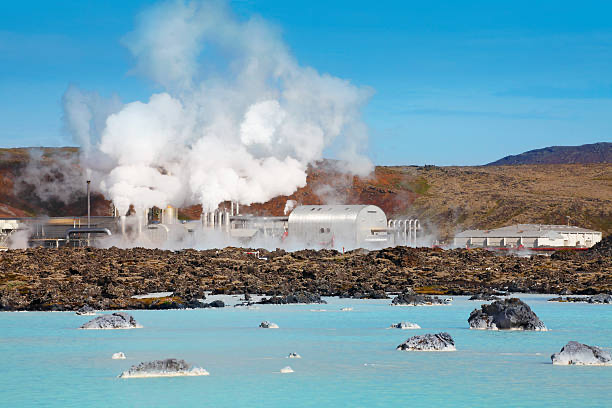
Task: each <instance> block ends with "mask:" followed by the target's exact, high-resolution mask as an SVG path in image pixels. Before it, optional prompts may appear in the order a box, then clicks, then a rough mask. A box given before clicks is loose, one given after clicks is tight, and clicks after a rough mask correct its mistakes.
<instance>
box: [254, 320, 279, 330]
mask: <svg viewBox="0 0 612 408" xmlns="http://www.w3.org/2000/svg"><path fill="white" fill-rule="evenodd" d="M259 327H261V328H262V329H278V325H277V324H276V323H272V322H269V321H267V320H264V321H263V322H261V323H260V324H259Z"/></svg>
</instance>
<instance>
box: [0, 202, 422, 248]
mask: <svg viewBox="0 0 612 408" xmlns="http://www.w3.org/2000/svg"><path fill="white" fill-rule="evenodd" d="M0 230H1V231H0V237H1V240H0V248H4V249H6V248H8V247H10V246H11V242H13V243H14V242H15V241H17V240H21V241H27V245H28V246H44V247H51V248H53V247H56V248H58V247H63V246H72V247H80V246H89V245H105V244H104V243H105V242H107V243H110V244H111V245H142V246H151V247H167V246H170V245H169V244H170V243H177V244H178V245H179V246H182V247H197V246H198V245H197V243H198V242H200V241H201V240H202V239H206V238H210V239H209V241H213V242H217V243H218V245H244V246H258V245H263V243H265V244H267V245H272V246H274V245H278V246H282V244H283V243H286V244H288V245H289V246H291V247H296V248H297V247H300V248H336V249H342V248H346V249H352V248H383V247H388V246H396V245H412V246H416V243H417V239H418V238H419V236H420V234H421V226H420V223H419V220H417V219H392V220H388V219H387V216H386V214H385V213H384V211H383V210H382V209H380V208H379V207H377V206H374V205H303V206H297V207H295V208H294V209H293V211H292V212H291V213H290V214H289V215H286V216H280V217H272V216H255V215H250V214H241V213H240V207H239V204H237V203H231V205H230V208H229V209H227V208H219V209H217V210H215V211H211V212H203V213H202V215H201V217H200V220H190V221H181V220H179V219H178V209H177V208H174V207H171V206H168V207H167V208H164V209H161V210H160V209H157V208H150V209H147V210H143V211H136V212H135V213H133V214H131V215H129V216H117V215H116V214H115V215H113V216H87V217H45V218H36V217H35V218H12V219H0ZM22 246H23V245H22Z"/></svg>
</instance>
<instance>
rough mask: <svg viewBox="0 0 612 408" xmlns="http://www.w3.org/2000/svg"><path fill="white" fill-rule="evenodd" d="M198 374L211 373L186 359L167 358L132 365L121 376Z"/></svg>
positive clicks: (184, 375) (186, 375) (183, 375)
mask: <svg viewBox="0 0 612 408" xmlns="http://www.w3.org/2000/svg"><path fill="white" fill-rule="evenodd" d="M197 375H209V373H208V371H206V370H205V369H203V368H201V367H194V366H193V365H191V364H189V363H188V362H186V361H185V360H177V359H176V358H167V359H165V360H155V361H148V362H146V363H140V364H138V365H135V366H132V367H131V368H130V369H129V370H127V371H124V372H123V373H121V375H120V376H119V377H120V378H143V377H191V376H197Z"/></svg>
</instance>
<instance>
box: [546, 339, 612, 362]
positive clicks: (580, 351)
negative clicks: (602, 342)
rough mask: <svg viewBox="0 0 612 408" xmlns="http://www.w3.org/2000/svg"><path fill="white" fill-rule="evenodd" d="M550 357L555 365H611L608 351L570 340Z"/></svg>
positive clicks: (611, 360)
mask: <svg viewBox="0 0 612 408" xmlns="http://www.w3.org/2000/svg"><path fill="white" fill-rule="evenodd" d="M550 359H551V360H552V363H553V364H555V365H612V357H610V352H608V351H606V350H602V349H600V348H599V347H596V346H588V345H586V344H582V343H578V342H577V341H570V342H569V343H567V344H566V345H565V346H564V347H563V348H562V349H561V351H559V352H558V353H555V354H553V355H552V356H550Z"/></svg>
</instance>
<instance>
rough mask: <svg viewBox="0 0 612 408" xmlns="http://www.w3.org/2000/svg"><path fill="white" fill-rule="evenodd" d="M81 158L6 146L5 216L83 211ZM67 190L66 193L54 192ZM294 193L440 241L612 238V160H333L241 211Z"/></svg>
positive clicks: (264, 211)
mask: <svg viewBox="0 0 612 408" xmlns="http://www.w3.org/2000/svg"><path fill="white" fill-rule="evenodd" d="M76 156H77V151H76V150H75V149H45V150H44V154H43V155H42V158H41V157H39V156H34V159H36V160H37V161H36V166H35V168H36V172H34V173H32V170H31V169H30V168H31V167H32V166H31V165H30V166H28V163H29V161H30V160H32V157H31V155H28V154H27V152H25V153H24V151H23V149H21V150H19V149H4V150H1V149H0V181H1V183H0V217H14V216H31V215H42V214H46V215H49V216H57V215H84V214H85V213H86V208H87V207H86V201H85V194H84V193H85V188H84V186H85V184H84V179H83V178H82V175H81V174H80V173H79V169H78V166H76V165H75V164H74V163H75V161H74V157H76ZM62 163H64V164H63V165H62ZM66 166H68V167H67V168H66ZM75 166H76V167H75ZM28 169H30V170H28ZM24 174H25V176H24ZM26 176H27V177H26ZM36 177H38V179H37V178H36ZM37 180H39V181H40V183H39V184H40V185H39V186H36V185H35V184H36V181H37ZM45 186H47V187H49V186H53V188H45ZM63 187H65V188H66V190H65V191H66V193H65V194H63V196H62V197H57V196H55V195H54V193H58V192H59V193H61V192H62V190H61V189H62V188H63ZM41 195H42V196H43V197H41ZM287 200H294V201H296V203H297V204H322V203H346V204H373V205H377V206H379V207H381V208H382V209H383V210H384V211H385V213H386V214H387V216H388V218H393V217H419V218H420V219H421V222H422V224H424V225H426V226H427V230H428V231H429V232H430V233H431V235H433V236H436V237H439V238H441V239H448V238H449V237H452V236H453V235H454V234H455V232H457V231H461V230H464V229H468V228H482V229H489V228H496V227H500V226H503V225H508V224H514V223H553V224H565V223H566V222H567V218H566V217H567V216H569V217H571V219H570V222H571V223H572V225H579V226H582V227H586V228H592V229H596V230H598V231H602V232H603V233H604V235H610V234H612V164H609V163H601V164H564V165H520V166H478V167H436V166H424V167H417V166H393V167H386V166H379V167H377V168H376V170H375V172H374V173H373V174H372V175H371V176H370V177H369V178H358V177H352V176H347V175H343V174H340V173H338V172H337V171H335V170H334V166H333V162H331V161H325V162H322V163H319V164H318V165H317V166H316V167H313V168H311V169H310V170H309V174H308V179H307V185H306V186H305V187H303V188H300V189H298V190H297V191H296V192H295V193H294V194H292V195H291V196H280V197H276V198H274V199H272V200H270V201H268V202H267V203H263V204H253V205H251V206H241V212H242V213H252V214H258V215H282V214H283V210H284V208H285V204H286V203H287ZM92 208H93V211H92V212H93V214H94V215H108V214H109V208H110V203H109V202H108V201H106V200H104V198H103V197H102V196H100V195H94V198H93V206H92ZM200 212H201V208H200V207H199V206H191V207H188V208H183V209H181V211H180V212H179V214H180V216H181V217H182V218H191V219H197V218H199V216H200Z"/></svg>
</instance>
